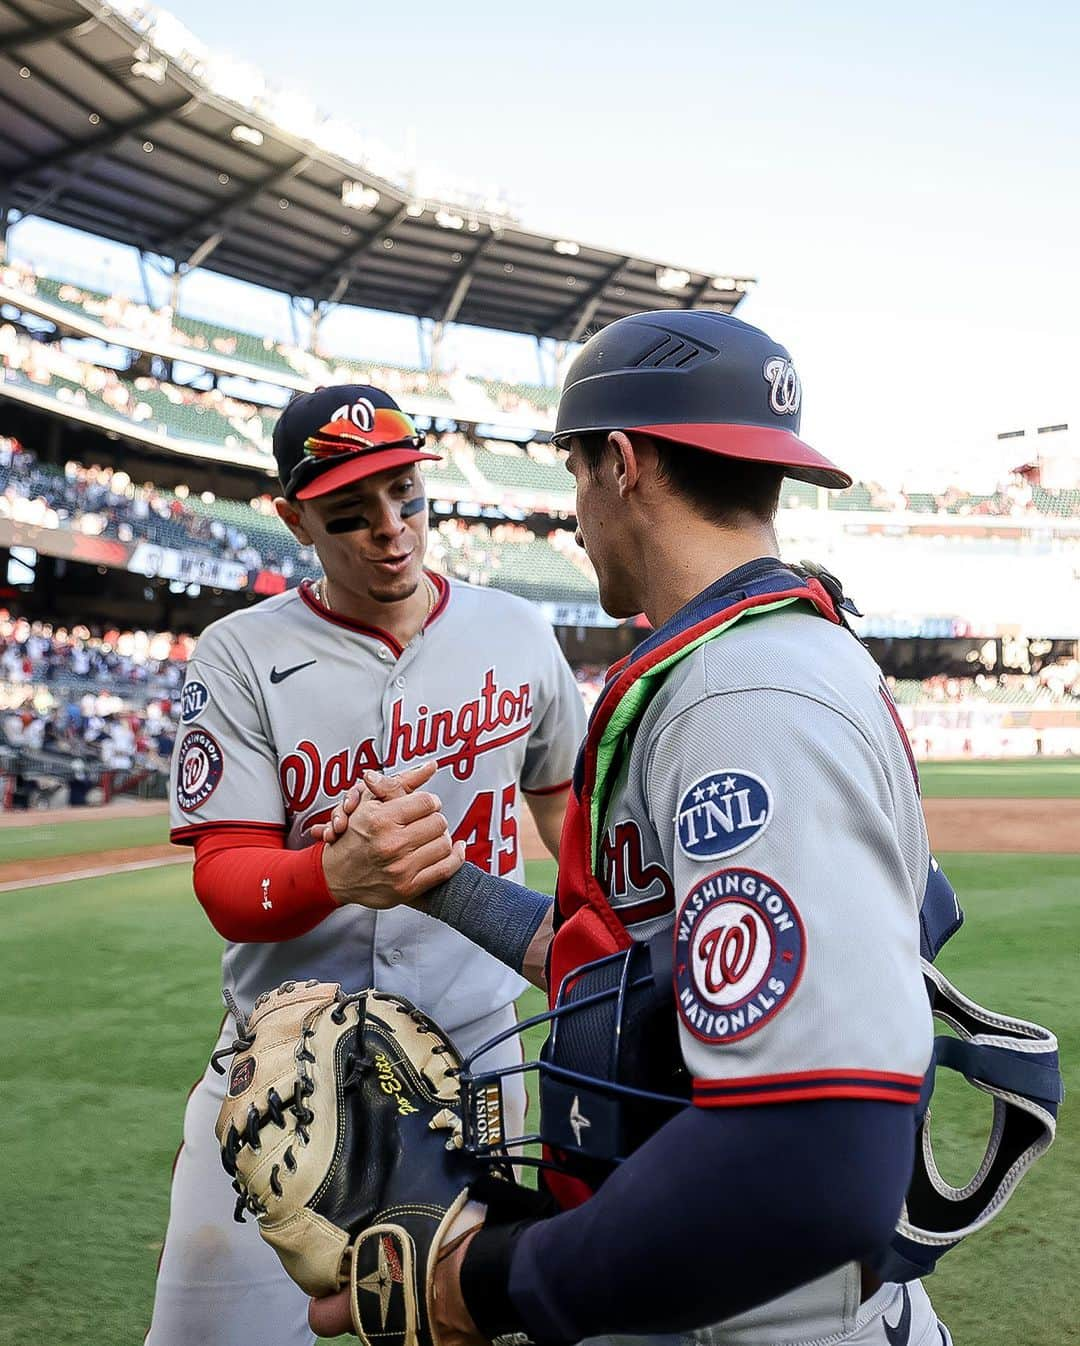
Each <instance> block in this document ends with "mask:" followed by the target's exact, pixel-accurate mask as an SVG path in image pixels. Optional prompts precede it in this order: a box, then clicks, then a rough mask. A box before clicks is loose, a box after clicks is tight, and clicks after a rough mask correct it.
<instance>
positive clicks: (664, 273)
mask: <svg viewBox="0 0 1080 1346" xmlns="http://www.w3.org/2000/svg"><path fill="white" fill-rule="evenodd" d="M689 284H690V272H689V271H680V270H679V269H678V268H677V267H674V266H659V267H657V268H656V286H657V289H660V290H667V291H668V292H669V293H670V292H672V291H674V290H685V289H686V287H687V286H688V285H689Z"/></svg>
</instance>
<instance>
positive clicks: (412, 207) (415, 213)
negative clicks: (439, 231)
mask: <svg viewBox="0 0 1080 1346" xmlns="http://www.w3.org/2000/svg"><path fill="white" fill-rule="evenodd" d="M423 213H424V207H423V204H422V202H420V201H410V202H409V204H408V205H407V206H406V207H405V214H406V215H410V216H411V217H412V218H413V219H414V220H417V219H419V218H420V216H421V215H423Z"/></svg>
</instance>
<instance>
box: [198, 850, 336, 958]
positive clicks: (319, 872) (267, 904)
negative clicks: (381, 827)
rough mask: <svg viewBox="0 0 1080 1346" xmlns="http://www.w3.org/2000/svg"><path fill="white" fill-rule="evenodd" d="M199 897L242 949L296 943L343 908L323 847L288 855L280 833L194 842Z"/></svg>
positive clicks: (220, 931)
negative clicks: (332, 889) (333, 888)
mask: <svg viewBox="0 0 1080 1346" xmlns="http://www.w3.org/2000/svg"><path fill="white" fill-rule="evenodd" d="M193 845H194V847H195V896H196V897H197V898H198V899H199V901H200V902H201V903H202V905H203V908H204V910H205V911H206V914H207V916H209V918H210V924H211V925H212V926H213V927H214V929H215V930H216V931H217V932H218V934H219V935H222V936H224V938H225V939H228V940H232V941H233V942H234V943H237V944H273V943H277V942H278V941H279V940H283V939H296V938H297V937H298V936H299V935H306V934H307V932H308V931H309V930H314V928H315V927H316V926H317V925H318V924H319V922H320V921H324V920H325V919H326V917H327V916H329V915H330V913H331V912H333V911H337V909H338V904H337V903H336V902H335V901H334V899H333V898H332V897H331V895H330V890H329V888H327V886H326V876H325V875H324V874H323V868H322V853H323V846H324V843H323V842H321V841H320V842H317V843H316V844H315V845H314V846H306V847H305V848H304V849H303V850H300V851H287V850H286V849H285V840H284V838H283V837H282V835H281V833H280V832H279V831H278V830H277V829H276V828H271V827H268V828H266V829H265V830H263V829H256V828H253V827H250V826H249V827H246V828H244V829H242V830H241V829H239V828H229V827H222V828H214V829H213V830H212V831H207V832H203V833H202V834H201V835H200V836H197V837H196V838H195V840H194V842H193Z"/></svg>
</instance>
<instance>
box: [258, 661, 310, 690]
mask: <svg viewBox="0 0 1080 1346" xmlns="http://www.w3.org/2000/svg"><path fill="white" fill-rule="evenodd" d="M318 662H319V661H318V659H309V660H308V661H307V663H306V664H293V666H292V668H283V669H282V670H281V672H280V673H279V672H278V671H277V669H276V668H272V669H271V670H270V681H271V682H272V683H274V684H277V683H279V682H284V681H285V679H286V678H291V677H292V675H293V674H294V673H299V672H300V670H301V669H302V668H310V667H311V665H312V664H317V663H318Z"/></svg>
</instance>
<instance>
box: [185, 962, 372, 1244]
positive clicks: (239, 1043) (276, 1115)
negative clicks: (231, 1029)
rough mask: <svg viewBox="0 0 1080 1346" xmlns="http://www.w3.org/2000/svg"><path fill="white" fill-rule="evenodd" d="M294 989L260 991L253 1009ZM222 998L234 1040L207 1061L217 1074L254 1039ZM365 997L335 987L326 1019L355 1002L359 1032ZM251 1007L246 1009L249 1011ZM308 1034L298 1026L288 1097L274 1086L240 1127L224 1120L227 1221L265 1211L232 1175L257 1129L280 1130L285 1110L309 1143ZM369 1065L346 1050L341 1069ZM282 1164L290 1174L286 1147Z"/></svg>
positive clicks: (276, 1188) (277, 1181) (275, 1176)
mask: <svg viewBox="0 0 1080 1346" xmlns="http://www.w3.org/2000/svg"><path fill="white" fill-rule="evenodd" d="M306 985H307V986H317V985H318V981H317V980H316V979H312V980H310V981H308V982H307V983H306ZM295 989H296V982H289V981H287V982H283V983H282V984H281V986H279V987H278V988H277V989H276V991H266V992H264V993H263V994H262V995H261V996H259V998H258V1000H256V1001H255V1005H254V1009H258V1008H259V1007H260V1006H261V1005H263V1004H265V1003H266V1001H267V1000H269V999H270V997H271V996H273V995H287V994H288V993H289V992H291V991H294V990H295ZM224 996H225V1003H226V1005H227V1006H228V1008H229V1012H230V1013H231V1014H232V1016H233V1018H234V1019H235V1020H236V1023H237V1038H236V1041H235V1042H234V1043H233V1044H232V1046H231V1047H223V1048H222V1049H221V1050H220V1051H216V1052H215V1053H214V1054H213V1056H212V1057H211V1058H210V1061H211V1065H212V1066H213V1067H214V1069H215V1070H216V1071H217V1072H218V1074H219V1075H223V1074H224V1073H225V1067H224V1066H222V1065H219V1064H218V1062H219V1058H221V1057H224V1056H232V1055H233V1054H234V1053H236V1052H244V1051H249V1050H250V1049H251V1047H252V1046H253V1045H254V1043H255V1036H256V1035H255V1033H254V1032H252V1030H251V1028H250V1022H249V1020H248V1019H246V1018H245V1016H244V1014H243V1012H242V1011H241V1010H240V1009H239V1007H238V1006H237V1004H236V1001H235V1000H234V999H233V997H232V996H231V995H230V994H229V992H228V991H225V992H224ZM365 997H366V992H363V991H360V992H357V993H354V994H353V995H342V993H341V992H340V991H339V992H338V993H337V996H336V1001H337V1003H336V1004H335V1006H334V1008H333V1009H332V1010H331V1011H330V1018H331V1019H332V1020H333V1022H334V1023H335V1024H339V1025H340V1024H343V1023H344V1022H345V1011H346V1009H347V1008H348V1007H349V1006H350V1005H358V1006H359V1007H360V1022H359V1024H358V1028H357V1031H358V1032H359V1030H360V1028H361V1027H362V1025H363V1020H364V1000H365ZM254 1009H253V1011H252V1012H253V1013H254ZM314 1036H315V1030H314V1029H313V1028H304V1029H302V1030H301V1037H300V1042H299V1043H298V1044H297V1047H296V1051H295V1052H294V1056H295V1058H296V1066H297V1072H296V1073H297V1078H296V1083H295V1084H294V1086H293V1092H292V1096H291V1098H289V1099H288V1100H287V1101H286V1100H285V1099H283V1098H282V1097H281V1095H280V1094H279V1093H278V1092H277V1090H276V1089H274V1088H271V1089H269V1090H267V1094H266V1111H265V1112H264V1113H260V1112H259V1109H258V1108H257V1107H256V1106H255V1104H254V1103H252V1105H251V1106H250V1107H249V1108H248V1111H247V1117H246V1119H245V1122H244V1125H243V1126H242V1127H241V1128H240V1129H239V1130H238V1129H237V1127H236V1125H235V1124H234V1123H232V1122H230V1124H229V1129H228V1131H227V1132H226V1133H225V1139H224V1140H223V1141H222V1143H221V1163H222V1167H223V1168H224V1169H225V1172H226V1173H228V1175H229V1176H230V1177H231V1178H232V1180H233V1182H232V1185H233V1190H234V1191H235V1192H236V1193H237V1197H236V1206H235V1207H234V1209H233V1219H234V1220H236V1221H237V1222H238V1223H239V1224H244V1223H245V1220H244V1211H245V1210H246V1211H249V1212H250V1213H251V1214H252V1215H255V1216H259V1215H265V1214H266V1212H267V1207H266V1204H265V1202H262V1201H260V1200H259V1199H258V1197H256V1196H255V1195H254V1194H253V1193H251V1192H249V1191H248V1190H247V1188H246V1186H245V1185H244V1184H243V1183H242V1182H241V1181H240V1177H239V1175H238V1173H237V1166H236V1160H237V1157H238V1155H239V1154H240V1151H241V1150H242V1149H243V1147H244V1146H245V1145H249V1146H250V1147H251V1148H252V1149H253V1150H255V1151H256V1152H258V1151H259V1150H260V1149H262V1140H261V1138H260V1134H259V1133H260V1132H261V1131H262V1129H263V1127H265V1126H270V1125H274V1126H278V1127H281V1128H282V1129H284V1127H285V1125H286V1118H285V1113H286V1112H291V1113H292V1114H293V1116H294V1117H295V1119H296V1127H295V1130H296V1136H297V1139H298V1140H299V1142H300V1143H301V1144H302V1145H307V1144H309V1143H310V1141H311V1135H310V1133H309V1131H308V1129H307V1128H308V1127H309V1126H310V1125H311V1124H312V1122H313V1121H314V1120H315V1113H314V1111H313V1110H312V1109H311V1108H309V1107H308V1106H307V1104H306V1103H305V1101H304V1100H305V1099H308V1098H310V1097H311V1095H312V1094H313V1093H314V1092H315V1081H314V1079H312V1077H311V1073H310V1071H309V1070H308V1066H310V1065H314V1064H315V1054H314V1052H312V1051H311V1049H310V1048H309V1047H308V1046H307V1043H308V1041H309V1040H310V1039H311V1038H313V1037H314ZM374 1064H375V1063H374V1061H372V1060H371V1059H370V1058H367V1057H359V1058H357V1057H355V1056H354V1055H353V1054H352V1053H349V1054H348V1056H347V1057H346V1073H347V1075H349V1076H350V1077H352V1076H353V1074H354V1071H355V1068H356V1066H357V1065H359V1066H360V1067H361V1070H365V1069H366V1068H367V1067H368V1066H371V1067H374ZM353 1082H354V1080H353V1079H352V1078H350V1079H347V1080H346V1081H345V1086H344V1087H346V1088H347V1087H348V1086H349V1084H350V1083H353ZM282 1163H283V1164H284V1166H285V1169H286V1171H287V1172H289V1173H294V1172H295V1171H296V1167H297V1164H296V1156H295V1154H294V1153H293V1148H292V1146H291V1145H289V1146H286V1148H285V1151H284V1153H283V1154H282ZM281 1167H282V1165H281V1164H274V1165H273V1167H272V1168H271V1169H270V1177H269V1179H268V1182H269V1186H270V1190H271V1191H272V1192H273V1194H274V1195H275V1196H277V1197H280V1196H282V1195H283V1188H282V1186H281V1178H280V1173H281Z"/></svg>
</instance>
